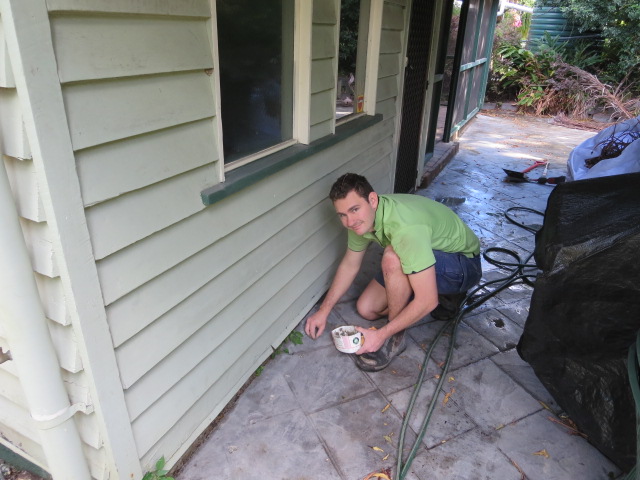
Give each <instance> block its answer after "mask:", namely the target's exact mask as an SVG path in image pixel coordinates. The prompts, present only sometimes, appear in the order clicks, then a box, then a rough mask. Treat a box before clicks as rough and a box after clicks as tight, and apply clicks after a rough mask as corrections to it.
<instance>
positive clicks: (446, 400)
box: [442, 387, 456, 405]
mask: <svg viewBox="0 0 640 480" xmlns="http://www.w3.org/2000/svg"><path fill="white" fill-rule="evenodd" d="M454 393H456V389H455V387H454V388H451V391H450V392H449V393H445V395H444V400H443V401H442V405H446V404H447V402H448V401H449V399H450V398H451V395H453V394H454Z"/></svg>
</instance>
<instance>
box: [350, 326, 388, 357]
mask: <svg viewBox="0 0 640 480" xmlns="http://www.w3.org/2000/svg"><path fill="white" fill-rule="evenodd" d="M356 330H357V331H359V332H360V333H362V336H363V340H364V344H363V345H362V347H360V349H359V350H358V351H357V352H356V355H362V354H363V353H370V352H377V351H378V350H380V347H382V345H384V342H385V341H386V340H387V338H388V337H387V336H386V335H385V334H384V333H383V332H382V331H381V330H368V329H366V328H362V327H356Z"/></svg>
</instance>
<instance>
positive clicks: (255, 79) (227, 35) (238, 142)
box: [216, 0, 294, 168]
mask: <svg viewBox="0 0 640 480" xmlns="http://www.w3.org/2000/svg"><path fill="white" fill-rule="evenodd" d="M216 15H217V28H218V58H219V76H220V98H221V101H220V109H221V119H222V143H223V151H224V162H225V166H228V167H229V168H233V167H235V166H240V165H242V164H244V163H246V162H247V161H248V160H247V158H246V157H247V156H251V155H252V154H255V153H257V152H260V151H263V150H265V149H269V148H271V147H274V146H276V145H280V144H282V143H283V142H287V141H288V140H291V139H292V137H293V43H294V42H293V32H294V30H293V23H294V0H260V1H259V2H256V1H255V0H217V1H216ZM241 159H242V160H241Z"/></svg>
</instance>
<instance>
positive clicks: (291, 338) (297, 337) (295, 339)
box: [271, 330, 303, 358]
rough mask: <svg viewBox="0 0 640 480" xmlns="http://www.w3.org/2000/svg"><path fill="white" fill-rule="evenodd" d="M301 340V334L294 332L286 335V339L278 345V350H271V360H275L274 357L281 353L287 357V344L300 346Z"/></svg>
mask: <svg viewBox="0 0 640 480" xmlns="http://www.w3.org/2000/svg"><path fill="white" fill-rule="evenodd" d="M302 338H303V335H302V332H299V331H297V330H294V331H293V332H291V333H290V334H289V335H287V338H285V339H284V340H283V342H282V343H281V344H280V346H279V347H278V348H276V349H274V350H273V353H272V354H271V358H276V355H280V354H281V353H286V354H287V355H290V353H289V348H287V344H289V343H293V344H294V345H302Z"/></svg>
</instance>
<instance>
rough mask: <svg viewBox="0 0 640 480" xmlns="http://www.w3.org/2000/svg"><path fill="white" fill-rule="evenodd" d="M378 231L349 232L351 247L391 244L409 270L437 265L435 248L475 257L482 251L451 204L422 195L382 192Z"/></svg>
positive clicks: (405, 270)
mask: <svg viewBox="0 0 640 480" xmlns="http://www.w3.org/2000/svg"><path fill="white" fill-rule="evenodd" d="M378 198H379V203H378V208H377V210H376V218H375V222H374V229H375V230H374V232H372V233H365V234H364V235H358V234H356V233H355V232H353V231H352V230H349V233H348V242H349V243H348V246H349V249H351V250H354V251H356V252H361V251H363V250H364V249H365V248H367V246H368V245H369V243H371V242H372V241H374V242H377V243H379V244H380V245H382V246H383V247H386V246H388V245H391V246H392V247H393V249H394V250H395V252H396V254H397V255H398V257H400V261H401V262H402V271H403V272H404V273H405V274H411V273H417V272H420V271H422V270H425V269H427V268H429V267H431V266H432V265H435V263H436V259H435V257H434V255H433V250H441V251H443V252H448V253H463V254H464V255H466V256H467V257H469V258H471V257H473V256H474V255H478V254H479V253H480V241H479V240H478V237H476V235H475V233H473V231H472V230H471V229H470V228H469V227H468V226H467V225H466V224H465V223H464V222H463V221H462V220H461V219H460V217H458V216H457V215H456V214H455V213H454V212H453V210H451V209H450V208H449V207H447V206H445V205H443V204H441V203H439V202H436V201H434V200H431V199H429V198H426V197H421V196H420V195H410V194H391V195H379V196H378Z"/></svg>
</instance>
